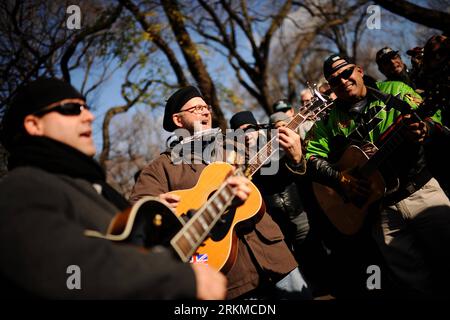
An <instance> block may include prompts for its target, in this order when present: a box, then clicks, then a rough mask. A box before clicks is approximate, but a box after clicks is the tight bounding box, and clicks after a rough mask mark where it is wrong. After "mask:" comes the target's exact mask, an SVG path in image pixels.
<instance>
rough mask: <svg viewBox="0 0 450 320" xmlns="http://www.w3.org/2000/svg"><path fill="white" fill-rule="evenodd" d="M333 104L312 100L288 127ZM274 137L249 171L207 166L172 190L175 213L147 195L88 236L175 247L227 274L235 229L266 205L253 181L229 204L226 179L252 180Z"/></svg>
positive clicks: (273, 148) (194, 260) (188, 258)
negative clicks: (186, 185) (187, 184)
mask: <svg viewBox="0 0 450 320" xmlns="http://www.w3.org/2000/svg"><path fill="white" fill-rule="evenodd" d="M317 94H318V95H319V96H320V94H319V93H318V92H317ZM331 104H332V103H328V102H327V101H326V100H325V99H323V98H322V97H321V96H320V99H318V98H316V99H313V101H312V102H311V103H310V104H309V106H307V107H305V108H303V109H302V110H301V111H300V112H299V113H298V114H297V115H296V116H294V117H293V119H292V120H291V121H290V122H289V123H288V125H287V127H288V128H290V129H292V130H296V129H297V128H298V126H299V125H300V124H301V123H303V122H304V121H305V120H306V119H310V118H312V117H316V116H317V115H319V114H320V113H321V112H323V111H324V110H326V109H327V108H328V107H329V106H330V105H331ZM275 139H276V137H273V138H272V139H271V140H270V141H269V142H268V143H267V144H266V145H265V146H264V147H263V148H261V150H260V151H259V152H258V153H257V154H256V155H255V156H254V157H253V158H252V159H250V161H249V163H250V165H248V166H247V167H246V169H245V170H243V168H242V167H239V168H237V169H234V167H233V166H232V165H231V164H229V163H225V162H215V163H212V164H210V165H208V166H206V167H205V169H204V170H203V171H202V173H201V175H200V178H199V180H198V181H197V184H196V185H195V186H194V187H193V188H191V189H186V190H176V191H172V192H171V193H173V194H177V195H179V196H180V197H181V201H180V202H179V204H178V206H177V208H176V210H175V211H172V210H171V209H170V208H168V207H167V206H166V205H165V204H164V203H163V202H161V201H160V200H159V199H158V198H156V197H143V198H142V199H140V200H139V201H138V202H136V203H135V204H134V205H133V206H132V207H130V208H129V209H128V210H126V211H124V212H122V213H119V214H117V215H116V216H115V217H114V218H113V219H112V221H111V223H110V225H109V227H108V229H107V232H106V233H105V234H103V233H101V232H98V231H95V230H86V231H85V235H86V236H90V237H97V238H103V239H108V240H111V241H118V242H130V243H132V244H138V245H140V246H142V247H144V248H149V249H155V248H157V247H158V246H161V245H162V246H164V247H169V248H172V249H173V252H175V253H176V254H177V255H178V257H179V258H180V259H181V261H183V262H191V263H207V264H208V265H210V266H211V267H213V268H214V269H216V270H220V271H222V272H224V273H226V272H228V271H229V270H230V269H231V267H232V266H233V264H234V262H235V261H236V257H237V236H236V233H235V230H236V228H238V227H239V226H243V225H245V223H246V222H250V219H252V218H253V220H254V221H257V220H258V219H259V218H261V217H262V215H263V214H264V212H265V207H264V202H263V201H262V197H261V194H260V193H259V190H258V189H257V188H256V186H255V185H254V184H253V183H251V182H250V183H249V186H250V188H251V192H250V194H249V197H248V198H247V200H246V201H245V203H243V204H242V205H240V206H238V207H234V206H233V207H230V205H231V203H232V201H233V199H234V197H235V195H234V193H233V190H232V189H231V188H230V187H229V186H228V185H227V183H226V182H225V180H226V179H227V178H228V177H229V176H231V175H243V176H246V177H248V178H250V177H251V176H252V175H253V174H254V173H255V172H256V171H258V170H259V168H261V166H263V165H264V164H265V163H266V162H267V161H268V160H269V159H270V157H271V156H272V155H273V154H274V153H275V152H276V151H277V148H278V144H277V143H276V142H275ZM244 171H245V172H244ZM186 216H190V217H189V219H188V221H186V220H185V219H184V217H186Z"/></svg>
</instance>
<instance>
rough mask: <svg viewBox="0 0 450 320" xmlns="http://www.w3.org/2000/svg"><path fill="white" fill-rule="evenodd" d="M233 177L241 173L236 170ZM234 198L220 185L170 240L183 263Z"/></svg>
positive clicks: (231, 192) (226, 186)
mask: <svg viewBox="0 0 450 320" xmlns="http://www.w3.org/2000/svg"><path fill="white" fill-rule="evenodd" d="M234 175H242V172H241V171H240V170H237V171H236V172H235V173H234ZM234 197H235V194H234V192H233V190H232V189H231V187H230V186H229V185H228V184H227V183H225V182H224V183H222V185H221V186H220V188H219V189H218V190H217V191H216V192H215V193H214V194H213V195H212V196H211V197H210V198H209V199H208V201H207V202H206V203H205V204H204V205H203V206H202V207H201V208H200V209H199V210H197V212H196V213H195V215H194V216H193V217H192V218H190V219H189V221H188V222H187V223H186V224H185V225H184V226H183V228H181V230H180V231H179V232H178V233H177V234H176V235H175V236H174V237H173V238H172V240H171V244H172V247H173V248H174V249H175V251H176V252H177V253H178V255H179V256H180V258H181V260H182V261H183V262H188V261H189V259H190V257H191V256H192V255H193V254H194V253H195V251H196V250H197V249H198V248H199V247H200V245H201V244H202V243H203V241H204V240H205V239H206V237H207V236H208V235H209V234H210V232H211V230H212V228H213V227H214V226H215V225H216V223H217V222H218V221H219V220H220V219H221V216H222V215H223V213H224V212H225V210H226V209H227V208H228V207H229V206H230V205H231V202H232V201H233V199H234Z"/></svg>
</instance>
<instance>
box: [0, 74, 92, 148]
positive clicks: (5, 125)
mask: <svg viewBox="0 0 450 320" xmlns="http://www.w3.org/2000/svg"><path fill="white" fill-rule="evenodd" d="M74 98H78V99H82V100H85V98H84V97H83V96H82V95H81V93H79V92H78V91H77V90H76V89H75V88H74V87H72V86H71V85H70V84H69V83H67V82H64V81H63V80H60V79H56V78H38V79H37V80H34V81H32V82H29V83H28V84H26V85H24V86H22V87H20V88H19V89H18V90H17V92H16V94H15V95H14V97H13V99H12V101H11V103H10V105H9V107H8V109H7V111H6V113H5V116H4V117H3V121H2V130H1V134H0V137H1V141H2V144H3V145H4V147H5V148H7V149H8V148H9V147H10V146H11V144H12V143H13V142H14V141H15V140H16V139H15V138H16V137H17V136H20V135H23V134H24V133H25V129H24V127H23V120H24V119H25V117H26V116H27V115H29V114H32V113H35V112H37V111H39V110H41V109H43V108H44V107H46V106H48V105H50V104H52V103H54V102H57V101H61V100H64V99H74Z"/></svg>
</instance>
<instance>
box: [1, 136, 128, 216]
mask: <svg viewBox="0 0 450 320" xmlns="http://www.w3.org/2000/svg"><path fill="white" fill-rule="evenodd" d="M21 166H32V167H38V168H40V169H42V170H45V171H47V172H51V173H54V174H63V175H67V176H69V177H72V178H79V179H84V180H87V181H89V182H90V183H96V184H99V185H101V186H102V193H101V194H102V196H103V197H104V198H105V199H106V200H108V201H109V202H111V203H113V204H114V205H115V206H116V207H117V208H118V209H120V210H124V209H126V208H127V207H129V203H128V201H127V200H126V199H125V198H124V197H123V196H122V195H121V194H120V193H118V192H117V191H116V190H115V189H114V188H112V187H111V186H110V185H108V184H107V183H106V177H105V173H104V172H103V170H102V168H101V167H100V165H99V164H98V163H97V162H96V161H95V160H94V159H93V158H91V157H89V156H87V155H85V154H84V153H82V152H81V151H78V150H77V149H74V148H72V147H70V146H68V145H66V144H64V143H61V142H58V141H56V140H53V139H49V138H46V137H35V136H26V137H24V138H22V139H21V141H20V142H19V143H18V144H17V145H16V146H14V147H13V148H11V154H10V156H9V159H8V169H9V170H11V169H14V168H17V167H21Z"/></svg>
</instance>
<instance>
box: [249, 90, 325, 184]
mask: <svg viewBox="0 0 450 320" xmlns="http://www.w3.org/2000/svg"><path fill="white" fill-rule="evenodd" d="M332 103H333V102H330V103H327V102H323V101H321V100H318V99H316V100H314V101H313V102H312V103H311V104H310V105H308V106H305V107H304V108H303V109H302V110H300V112H298V113H297V114H296V115H295V116H294V117H293V118H292V120H291V121H290V122H289V123H288V124H287V125H286V127H287V128H289V129H291V130H293V131H296V130H297V129H298V127H299V126H300V125H301V124H302V123H303V122H305V121H306V120H307V119H308V118H309V117H312V118H315V117H317V116H318V115H319V114H320V113H321V112H322V111H324V110H325V109H327V108H328V107H329V106H331V104H332ZM278 149H279V148H278V143H276V137H272V138H271V139H270V141H269V142H268V143H267V144H266V145H265V146H264V147H262V148H261V150H260V151H258V152H257V153H256V154H255V155H254V156H253V157H252V158H250V160H249V165H248V166H247V170H246V172H245V176H246V177H248V178H249V177H251V176H253V174H255V172H257V171H258V170H259V169H260V168H261V167H262V166H263V165H264V164H265V163H266V162H267V161H268V160H269V159H270V158H271V157H272V155H273V154H274V153H275V152H276V151H277V150H278Z"/></svg>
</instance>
